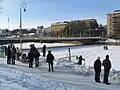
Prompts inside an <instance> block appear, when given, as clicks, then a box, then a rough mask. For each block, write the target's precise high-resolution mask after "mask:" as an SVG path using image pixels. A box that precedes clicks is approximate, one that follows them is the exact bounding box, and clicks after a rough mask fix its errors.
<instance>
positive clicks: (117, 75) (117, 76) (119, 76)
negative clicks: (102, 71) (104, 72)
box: [110, 69, 120, 85]
mask: <svg viewBox="0 0 120 90" xmlns="http://www.w3.org/2000/svg"><path fill="white" fill-rule="evenodd" d="M110 80H111V81H113V82H114V83H117V84H119V85H120V71H116V70H115V69H113V70H112V71H111V72H110Z"/></svg>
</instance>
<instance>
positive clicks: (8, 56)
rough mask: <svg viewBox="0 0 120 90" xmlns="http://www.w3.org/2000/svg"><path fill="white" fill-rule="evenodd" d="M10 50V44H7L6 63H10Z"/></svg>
mask: <svg viewBox="0 0 120 90" xmlns="http://www.w3.org/2000/svg"><path fill="white" fill-rule="evenodd" d="M11 53H12V51H11V48H10V46H8V50H7V64H11V55H12V54H11Z"/></svg>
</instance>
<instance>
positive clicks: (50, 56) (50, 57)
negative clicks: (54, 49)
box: [47, 50, 54, 72]
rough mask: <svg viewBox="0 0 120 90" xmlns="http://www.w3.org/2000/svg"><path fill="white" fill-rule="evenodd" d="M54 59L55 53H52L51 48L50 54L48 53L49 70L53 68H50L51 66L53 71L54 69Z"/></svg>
mask: <svg viewBox="0 0 120 90" xmlns="http://www.w3.org/2000/svg"><path fill="white" fill-rule="evenodd" d="M53 60H54V56H53V54H51V51H50V50H49V51H48V55H47V62H48V65H49V70H48V71H49V72H50V71H51V69H50V66H51V68H52V72H53V71H54V70H53Z"/></svg>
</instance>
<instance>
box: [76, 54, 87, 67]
mask: <svg viewBox="0 0 120 90" xmlns="http://www.w3.org/2000/svg"><path fill="white" fill-rule="evenodd" d="M76 58H77V59H79V61H78V65H82V60H83V61H85V59H83V58H82V56H81V55H80V56H79V57H76Z"/></svg>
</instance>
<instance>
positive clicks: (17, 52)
mask: <svg viewBox="0 0 120 90" xmlns="http://www.w3.org/2000/svg"><path fill="white" fill-rule="evenodd" d="M19 55H20V50H19V48H18V47H17V48H16V58H17V60H19V59H20V58H19Z"/></svg>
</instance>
